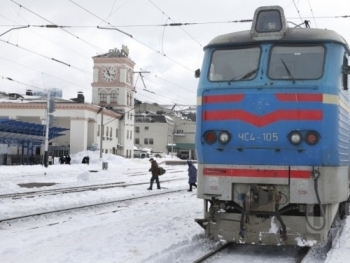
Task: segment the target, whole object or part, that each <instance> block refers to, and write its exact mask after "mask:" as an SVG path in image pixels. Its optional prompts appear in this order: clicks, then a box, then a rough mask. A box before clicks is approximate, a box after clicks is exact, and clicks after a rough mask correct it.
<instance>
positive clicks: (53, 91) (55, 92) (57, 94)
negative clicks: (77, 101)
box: [26, 88, 63, 98]
mask: <svg viewBox="0 0 350 263" xmlns="http://www.w3.org/2000/svg"><path fill="white" fill-rule="evenodd" d="M48 91H49V92H50V97H53V98H62V95H63V93H62V90H61V89H58V88H50V89H48ZM28 92H31V93H32V95H33V96H46V91H32V90H27V92H26V93H28ZM27 95H28V94H27Z"/></svg>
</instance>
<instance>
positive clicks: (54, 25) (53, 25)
mask: <svg viewBox="0 0 350 263" xmlns="http://www.w3.org/2000/svg"><path fill="white" fill-rule="evenodd" d="M11 1H12V2H13V3H15V4H17V5H19V4H18V3H16V2H15V1H13V0H11ZM19 6H20V7H23V6H21V5H19ZM23 8H25V7H23ZM25 9H26V10H27V11H29V12H30V13H32V14H35V15H37V16H38V17H40V18H41V19H44V20H45V21H48V22H49V23H51V24H52V25H48V27H52V28H55V27H58V26H57V25H56V24H54V23H53V22H51V21H49V20H47V19H45V18H44V17H42V16H40V15H39V14H36V13H35V12H33V11H31V10H29V9H28V8H25ZM99 19H100V18H99ZM104 22H106V21H104ZM40 27H44V25H43V26H40ZM45 27H46V25H45ZM61 29H62V28H61ZM62 30H63V31H64V32H67V33H69V34H70V35H72V36H74V37H76V38H78V39H79V40H81V41H83V42H84V43H87V44H88V45H90V46H92V47H94V48H97V49H100V48H99V47H97V46H95V45H92V44H90V43H89V42H87V41H85V40H83V39H81V38H79V37H78V36H75V35H74V34H71V33H70V32H68V31H67V30H64V29H62ZM5 43H7V42H5ZM9 44H11V43H9ZM11 45H14V44H11ZM14 46H15V45H14ZM18 47H19V46H18ZM19 48H22V47H19ZM22 49H24V48H22ZM25 50H27V49H25ZM27 51H29V52H33V53H36V54H38V55H41V54H39V53H37V52H34V51H30V50H27ZM156 52H157V51H156ZM46 58H48V57H46ZM49 59H50V58H49ZM169 59H170V58H169ZM53 60H54V61H56V62H60V63H62V64H65V65H69V64H68V63H65V62H63V61H59V60H57V59H53ZM78 70H83V69H79V68H78ZM83 71H84V70H83ZM87 72H88V71H87ZM88 74H91V72H88ZM163 80H165V79H163ZM165 81H166V80H165ZM169 83H170V82H169ZM179 87H180V86H179ZM175 94H176V93H175ZM176 95H177V96H178V94H176Z"/></svg>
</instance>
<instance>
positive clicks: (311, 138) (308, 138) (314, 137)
mask: <svg viewBox="0 0 350 263" xmlns="http://www.w3.org/2000/svg"><path fill="white" fill-rule="evenodd" d="M319 137H320V136H319V134H318V133H317V132H315V131H309V132H307V133H306V134H305V142H306V143H307V144H308V145H315V144H317V143H318V140H319Z"/></svg>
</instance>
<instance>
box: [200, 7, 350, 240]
mask: <svg viewBox="0 0 350 263" xmlns="http://www.w3.org/2000/svg"><path fill="white" fill-rule="evenodd" d="M204 51H205V56H204V61H203V66H202V69H201V71H200V79H199V86H198V92H197V102H198V103H197V104H198V105H197V131H196V135H197V137H196V148H197V149H196V150H197V156H198V194H197V195H198V198H201V199H203V200H204V218H202V219H197V220H196V221H197V222H198V223H199V224H200V225H201V226H202V227H203V228H204V229H205V231H206V234H208V235H209V236H211V237H213V238H215V239H224V240H226V241H229V242H247V243H255V244H257V243H261V244H274V245H277V244H284V245H303V246H305V245H306V246H313V245H321V244H322V243H324V242H326V241H327V240H328V237H329V230H330V229H331V227H332V225H333V226H334V224H335V223H336V222H337V220H338V219H339V218H344V217H345V215H346V214H348V210H349V209H348V207H349V205H348V198H349V164H350V118H349V112H350V107H349V106H350V104H349V94H348V87H347V85H348V73H349V70H348V68H349V66H348V56H349V53H350V51H349V47H348V44H347V43H346V41H345V40H344V39H343V38H342V37H341V36H340V35H338V34H337V33H336V32H334V31H331V30H321V29H311V28H289V27H288V26H287V21H286V19H285V17H284V12H283V9H282V8H281V7H279V6H272V7H260V8H258V9H257V10H256V11H255V14H254V19H253V22H252V27H251V30H250V31H241V32H235V33H231V34H227V35H223V36H218V37H216V38H214V39H213V40H212V41H211V42H210V43H209V44H208V45H207V46H206V47H205V48H204ZM197 75H198V76H199V72H198V74H197Z"/></svg>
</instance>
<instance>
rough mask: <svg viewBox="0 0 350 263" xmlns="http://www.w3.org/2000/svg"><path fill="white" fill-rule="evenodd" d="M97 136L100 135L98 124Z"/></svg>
mask: <svg viewBox="0 0 350 263" xmlns="http://www.w3.org/2000/svg"><path fill="white" fill-rule="evenodd" d="M97 136H100V125H98V126H97Z"/></svg>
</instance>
